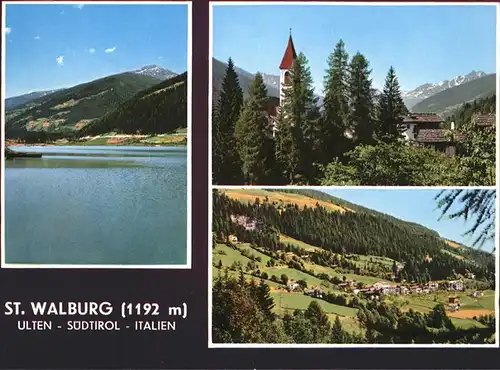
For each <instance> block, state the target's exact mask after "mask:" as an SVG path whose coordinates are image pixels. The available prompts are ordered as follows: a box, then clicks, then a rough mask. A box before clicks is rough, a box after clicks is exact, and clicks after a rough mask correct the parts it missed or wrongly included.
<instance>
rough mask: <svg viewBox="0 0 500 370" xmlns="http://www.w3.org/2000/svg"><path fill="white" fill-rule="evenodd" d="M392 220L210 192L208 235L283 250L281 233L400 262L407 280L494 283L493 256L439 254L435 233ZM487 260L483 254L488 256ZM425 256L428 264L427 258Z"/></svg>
mask: <svg viewBox="0 0 500 370" xmlns="http://www.w3.org/2000/svg"><path fill="white" fill-rule="evenodd" d="M231 215H245V216H248V217H250V218H254V219H257V220H259V222H262V223H263V224H264V225H266V230H267V231H266V232H252V231H247V230H245V229H244V228H241V227H240V226H238V225H237V224H234V223H232V222H231V217H230V216H231ZM426 230H428V229H426V228H424V227H422V226H421V225H418V227H415V226H414V225H413V224H407V223H405V222H403V221H401V220H398V219H396V218H392V219H391V218H388V217H386V216H385V217H384V216H382V217H380V216H379V215H376V214H369V213H366V212H363V213H361V212H344V213H341V212H329V211H328V210H326V209H325V208H323V207H320V206H317V207H305V208H300V207H298V206H297V205H292V204H287V205H282V206H281V208H278V207H276V204H273V203H266V202H260V201H259V202H258V203H255V204H243V203H241V202H239V201H237V200H233V199H230V198H228V197H227V196H226V195H225V194H224V193H223V192H220V191H214V201H213V231H214V232H215V233H216V234H217V233H218V234H219V235H229V234H231V233H234V234H235V235H237V236H238V239H242V240H245V241H247V242H249V243H254V244H256V245H260V246H262V247H264V248H266V249H270V250H279V249H285V248H284V246H283V245H280V241H279V234H284V235H287V236H289V237H292V238H294V239H297V240H300V241H302V242H304V243H307V244H310V245H314V246H316V247H320V248H322V249H324V250H325V251H329V252H332V253H337V254H341V255H345V254H346V253H347V254H349V253H353V254H359V255H372V256H379V257H387V258H391V259H393V260H395V261H400V262H401V261H403V262H404V263H405V267H404V270H403V272H402V274H403V277H404V279H406V280H427V281H429V280H440V279H446V278H449V277H450V276H452V275H453V274H454V273H457V272H458V273H462V274H465V273H466V271H474V272H475V274H476V275H478V276H479V277H480V278H487V279H488V280H494V278H493V277H494V271H495V269H494V258H493V257H492V256H491V255H489V258H488V257H486V258H485V260H487V261H488V263H487V264H485V265H478V264H476V263H475V262H472V261H470V260H466V259H459V258H456V257H454V256H451V255H449V254H446V253H443V252H442V250H443V249H446V248H447V247H448V244H447V243H446V242H445V241H444V240H443V239H442V238H441V237H440V236H439V234H438V233H437V232H428V231H426ZM484 254H486V256H488V254H487V253H484ZM427 257H430V258H431V260H430V261H429V260H427Z"/></svg>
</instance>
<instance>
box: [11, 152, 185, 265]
mask: <svg viewBox="0 0 500 370" xmlns="http://www.w3.org/2000/svg"><path fill="white" fill-rule="evenodd" d="M13 149H15V150H22V151H25V152H37V153H42V154H43V157H42V158H29V159H28V158H26V159H14V160H9V161H5V163H6V164H5V167H6V168H5V207H6V208H5V238H6V239H5V240H6V242H5V244H6V245H5V247H6V248H5V260H6V263H34V264H141V265H151V264H185V263H186V251H187V245H186V233H187V151H186V148H184V147H135V146H134V147H123V146H121V147H109V146H103V147H95V146H94V147H78V146H73V147H70V146H67V147H16V148H13Z"/></svg>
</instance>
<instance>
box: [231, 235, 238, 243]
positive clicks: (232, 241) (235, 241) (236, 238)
mask: <svg viewBox="0 0 500 370" xmlns="http://www.w3.org/2000/svg"><path fill="white" fill-rule="evenodd" d="M229 241H230V242H231V243H238V237H237V236H236V235H229Z"/></svg>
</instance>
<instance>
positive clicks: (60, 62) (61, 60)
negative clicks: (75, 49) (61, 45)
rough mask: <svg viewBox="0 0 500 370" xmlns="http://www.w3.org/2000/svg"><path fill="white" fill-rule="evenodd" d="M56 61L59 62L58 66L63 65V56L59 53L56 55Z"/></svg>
mask: <svg viewBox="0 0 500 370" xmlns="http://www.w3.org/2000/svg"><path fill="white" fill-rule="evenodd" d="M56 62H57V64H59V65H60V66H63V65H64V57H63V56H62V55H61V56H58V57H57V58H56Z"/></svg>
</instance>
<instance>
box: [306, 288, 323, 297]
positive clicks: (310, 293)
mask: <svg viewBox="0 0 500 370" xmlns="http://www.w3.org/2000/svg"><path fill="white" fill-rule="evenodd" d="M304 293H305V294H306V295H308V296H311V297H315V298H323V291H322V290H321V289H317V288H314V289H309V290H307V291H305V292H304Z"/></svg>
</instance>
